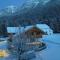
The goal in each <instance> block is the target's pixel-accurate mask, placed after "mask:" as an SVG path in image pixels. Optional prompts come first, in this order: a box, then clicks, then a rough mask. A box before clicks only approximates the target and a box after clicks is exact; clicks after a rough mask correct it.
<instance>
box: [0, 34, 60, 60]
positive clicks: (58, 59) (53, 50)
mask: <svg viewBox="0 0 60 60" xmlns="http://www.w3.org/2000/svg"><path fill="white" fill-rule="evenodd" d="M39 40H41V39H39ZM42 41H43V42H45V43H46V46H47V48H46V49H44V50H42V51H38V52H35V54H36V58H33V59H32V60H60V34H53V35H49V36H43V38H42ZM6 47H7V44H6V41H4V42H3V43H0V49H5V48H6ZM0 60H16V57H15V56H14V55H12V54H11V55H9V56H8V57H6V58H0Z"/></svg>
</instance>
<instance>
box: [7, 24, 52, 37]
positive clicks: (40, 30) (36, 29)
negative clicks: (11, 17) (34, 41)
mask: <svg viewBox="0 0 60 60" xmlns="http://www.w3.org/2000/svg"><path fill="white" fill-rule="evenodd" d="M7 31H8V34H11V33H12V34H16V33H19V31H20V32H22V33H23V32H25V33H26V34H27V35H32V36H35V37H39V36H40V37H41V36H42V35H45V34H47V35H51V34H53V30H52V29H51V28H50V27H49V26H48V25H46V24H36V25H31V26H26V27H7Z"/></svg>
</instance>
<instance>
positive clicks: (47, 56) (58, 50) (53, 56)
mask: <svg viewBox="0 0 60 60" xmlns="http://www.w3.org/2000/svg"><path fill="white" fill-rule="evenodd" d="M43 41H44V42H45V43H46V45H47V48H46V49H45V50H43V51H40V52H36V58H34V59H32V60H60V34H53V35H49V36H45V37H43Z"/></svg>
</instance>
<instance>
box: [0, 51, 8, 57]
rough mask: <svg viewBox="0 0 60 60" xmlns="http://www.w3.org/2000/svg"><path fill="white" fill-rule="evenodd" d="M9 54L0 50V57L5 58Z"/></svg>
mask: <svg viewBox="0 0 60 60" xmlns="http://www.w3.org/2000/svg"><path fill="white" fill-rule="evenodd" d="M7 56H9V54H8V53H7V51H6V50H0V57H7Z"/></svg>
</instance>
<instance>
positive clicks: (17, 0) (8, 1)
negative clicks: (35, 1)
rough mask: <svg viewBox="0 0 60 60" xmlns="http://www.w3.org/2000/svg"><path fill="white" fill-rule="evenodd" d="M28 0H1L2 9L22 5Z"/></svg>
mask: <svg viewBox="0 0 60 60" xmlns="http://www.w3.org/2000/svg"><path fill="white" fill-rule="evenodd" d="M25 1H26V0H0V9H3V8H5V7H7V6H10V5H14V6H21V5H22V4H23V3H24V2H25Z"/></svg>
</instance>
